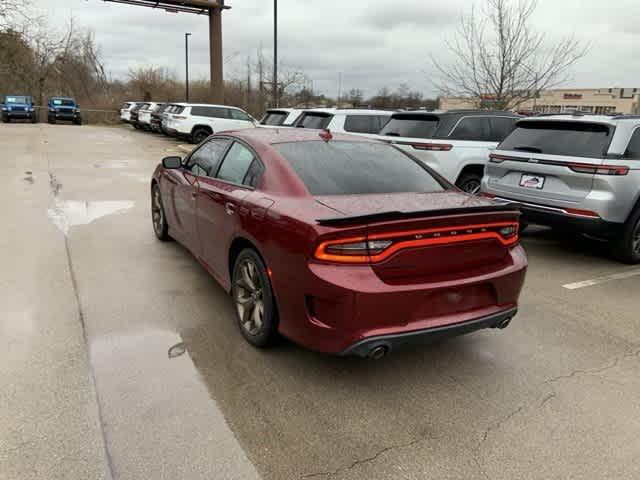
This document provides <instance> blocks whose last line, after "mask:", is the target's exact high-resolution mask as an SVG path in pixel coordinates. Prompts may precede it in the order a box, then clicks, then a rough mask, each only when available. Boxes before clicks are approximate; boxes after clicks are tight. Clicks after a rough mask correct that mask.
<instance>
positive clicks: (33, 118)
mask: <svg viewBox="0 0 640 480" xmlns="http://www.w3.org/2000/svg"><path fill="white" fill-rule="evenodd" d="M31 123H38V117H37V116H36V115H35V114H34V115H33V116H32V117H31Z"/></svg>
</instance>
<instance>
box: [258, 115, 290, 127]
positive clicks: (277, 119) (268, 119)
mask: <svg viewBox="0 0 640 480" xmlns="http://www.w3.org/2000/svg"><path fill="white" fill-rule="evenodd" d="M288 116H289V114H288V113H287V112H267V113H266V114H265V116H264V117H262V120H260V123H261V124H262V125H271V126H280V125H284V122H285V121H286V120H287V117H288Z"/></svg>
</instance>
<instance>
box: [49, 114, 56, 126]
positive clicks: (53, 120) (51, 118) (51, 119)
mask: <svg viewBox="0 0 640 480" xmlns="http://www.w3.org/2000/svg"><path fill="white" fill-rule="evenodd" d="M47 121H48V122H49V123H50V124H51V125H54V124H55V123H56V119H55V117H52V116H51V115H49V117H47Z"/></svg>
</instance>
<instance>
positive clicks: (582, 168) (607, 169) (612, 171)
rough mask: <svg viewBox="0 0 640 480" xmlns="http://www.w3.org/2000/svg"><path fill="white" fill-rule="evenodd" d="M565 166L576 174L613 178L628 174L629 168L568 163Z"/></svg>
mask: <svg viewBox="0 0 640 480" xmlns="http://www.w3.org/2000/svg"><path fill="white" fill-rule="evenodd" d="M567 166H568V167H569V168H570V169H571V170H573V171H574V172H577V173H589V174H595V175H614V176H622V175H627V174H628V173H629V167H627V166H625V165H592V164H590V163H570V164H569V165H567Z"/></svg>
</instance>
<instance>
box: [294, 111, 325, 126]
mask: <svg viewBox="0 0 640 480" xmlns="http://www.w3.org/2000/svg"><path fill="white" fill-rule="evenodd" d="M332 118H333V115H330V114H327V113H304V114H302V117H301V118H300V120H299V121H298V123H297V125H296V127H298V128H318V129H322V128H327V127H328V126H329V123H331V119H332Z"/></svg>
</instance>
